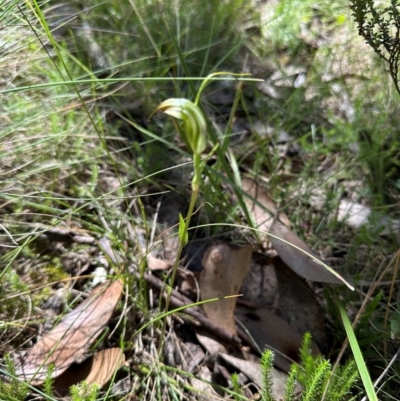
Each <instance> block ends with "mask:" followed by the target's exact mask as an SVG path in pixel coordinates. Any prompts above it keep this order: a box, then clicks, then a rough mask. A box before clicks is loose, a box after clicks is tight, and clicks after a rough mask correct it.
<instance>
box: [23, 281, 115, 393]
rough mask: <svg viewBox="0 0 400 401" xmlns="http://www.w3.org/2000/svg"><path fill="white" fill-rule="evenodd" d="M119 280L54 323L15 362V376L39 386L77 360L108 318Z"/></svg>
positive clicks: (100, 288)
mask: <svg viewBox="0 0 400 401" xmlns="http://www.w3.org/2000/svg"><path fill="white" fill-rule="evenodd" d="M122 289H123V283H122V281H120V280H116V281H113V282H112V283H106V284H103V285H101V286H99V287H97V288H95V289H94V290H93V291H92V293H91V294H90V296H89V297H88V298H86V299H85V300H84V301H82V302H81V303H80V304H79V305H78V306H77V307H76V308H75V309H74V310H72V311H71V312H69V313H68V314H67V315H65V316H64V317H63V318H62V319H61V320H60V321H59V322H58V323H57V324H56V326H55V327H54V328H53V329H51V330H50V331H49V332H48V333H47V334H45V335H44V336H43V337H41V338H40V339H39V341H38V342H37V343H36V344H35V345H34V346H33V347H32V348H31V349H30V350H29V351H28V353H27V355H26V356H22V355H21V356H20V358H19V360H17V362H16V375H17V376H19V377H20V378H21V379H23V380H26V381H29V382H30V383H31V384H32V385H40V384H42V383H43V382H44V380H45V379H46V377H47V374H48V370H49V368H51V367H53V368H52V370H51V372H52V373H51V377H53V378H54V377H58V376H59V375H60V374H61V373H63V372H64V371H65V370H67V369H68V368H69V366H71V364H72V363H73V362H76V361H77V360H79V358H80V357H82V356H83V355H84V354H85V353H86V352H87V351H88V348H89V347H90V345H92V344H93V343H94V341H95V340H96V338H97V336H98V335H99V334H100V333H101V331H102V330H103V328H104V327H105V326H106V325H107V323H108V321H109V320H110V318H111V316H112V314H113V312H114V309H115V307H116V305H117V303H118V301H119V299H120V297H121V294H122Z"/></svg>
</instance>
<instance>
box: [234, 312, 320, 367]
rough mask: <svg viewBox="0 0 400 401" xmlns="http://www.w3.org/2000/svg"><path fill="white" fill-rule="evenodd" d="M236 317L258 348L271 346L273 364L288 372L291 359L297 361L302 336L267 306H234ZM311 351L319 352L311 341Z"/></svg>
mask: <svg viewBox="0 0 400 401" xmlns="http://www.w3.org/2000/svg"><path fill="white" fill-rule="evenodd" d="M236 317H237V318H238V319H239V321H240V322H241V323H242V324H243V326H244V327H245V328H246V329H247V330H248V332H249V334H250V336H251V337H252V339H253V340H254V341H255V342H256V344H257V345H258V347H259V348H260V350H261V351H262V350H264V349H265V348H266V347H268V348H271V349H272V350H273V351H277V352H276V353H275V360H274V364H275V365H276V366H277V367H278V368H280V369H282V370H284V371H286V372H289V369H290V365H291V363H292V361H296V362H299V358H298V351H299V349H300V346H301V342H302V340H303V336H302V335H301V334H300V333H299V332H298V331H296V330H295V329H294V328H293V327H292V326H291V325H290V324H289V323H287V322H286V321H285V320H283V319H282V318H281V317H279V316H277V315H275V313H272V312H271V311H270V310H268V309H267V308H263V307H260V308H249V307H246V306H243V305H238V306H237V307H236ZM312 352H313V353H314V354H320V351H319V349H318V347H317V346H316V344H315V343H314V342H313V343H312Z"/></svg>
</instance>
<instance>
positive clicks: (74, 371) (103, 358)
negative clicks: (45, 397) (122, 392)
mask: <svg viewBox="0 0 400 401" xmlns="http://www.w3.org/2000/svg"><path fill="white" fill-rule="evenodd" d="M124 360H125V356H124V353H123V351H122V349H121V348H109V349H104V350H101V351H100V352H98V353H97V354H96V355H94V356H92V357H90V358H88V359H86V361H84V362H82V363H81V364H79V365H75V366H74V365H73V366H70V367H69V368H68V369H67V370H66V371H65V372H63V373H62V374H61V375H60V376H58V377H56V378H55V380H54V383H53V389H54V391H56V392H57V393H58V394H59V395H60V396H61V397H64V396H66V395H68V394H69V388H70V387H71V386H73V385H75V384H78V383H79V382H81V381H83V380H85V381H86V382H87V383H88V384H95V383H96V384H97V385H98V386H99V387H100V388H101V387H103V386H104V385H105V384H106V383H107V382H108V381H109V380H110V379H111V378H112V376H113V375H114V373H115V372H116V370H117V369H118V368H119V367H120V366H121V365H122V364H123V363H124Z"/></svg>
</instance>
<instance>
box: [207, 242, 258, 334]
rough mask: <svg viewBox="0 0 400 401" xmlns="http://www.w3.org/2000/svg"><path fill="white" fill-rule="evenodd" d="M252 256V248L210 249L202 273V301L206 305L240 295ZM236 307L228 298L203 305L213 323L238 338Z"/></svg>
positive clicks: (216, 247) (217, 246) (221, 245)
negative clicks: (213, 300) (205, 301)
mask: <svg viewBox="0 0 400 401" xmlns="http://www.w3.org/2000/svg"><path fill="white" fill-rule="evenodd" d="M251 253H252V246H251V245H246V246H242V247H232V246H230V245H227V244H219V245H214V246H211V247H210V248H208V250H207V251H206V253H205V255H204V257H203V263H202V264H203V268H204V270H203V271H202V272H201V273H200V281H199V284H200V292H201V299H202V300H203V301H204V300H208V299H214V298H223V297H227V296H231V295H237V294H239V289H240V287H241V285H242V282H243V279H244V277H245V276H246V274H247V270H248V268H249V263H250V259H251ZM235 305H236V298H228V299H219V300H218V301H215V302H210V303H206V304H203V308H204V311H205V312H206V315H207V317H208V318H209V319H210V320H212V321H213V322H215V323H218V324H219V325H221V326H222V327H224V328H225V329H226V330H228V331H229V332H231V333H232V334H233V335H236V323H235V317H234V311H235Z"/></svg>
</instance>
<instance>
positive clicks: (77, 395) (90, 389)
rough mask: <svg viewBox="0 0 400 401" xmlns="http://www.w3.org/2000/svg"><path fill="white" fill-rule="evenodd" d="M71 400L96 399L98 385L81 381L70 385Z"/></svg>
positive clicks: (84, 400) (92, 400)
mask: <svg viewBox="0 0 400 401" xmlns="http://www.w3.org/2000/svg"><path fill="white" fill-rule="evenodd" d="M70 394H71V401H96V400H97V396H98V394H99V386H98V385H96V384H92V385H90V384H88V383H87V382H86V381H83V382H82V383H80V384H77V385H75V386H71V388H70Z"/></svg>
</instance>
